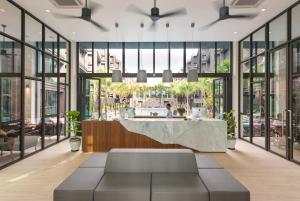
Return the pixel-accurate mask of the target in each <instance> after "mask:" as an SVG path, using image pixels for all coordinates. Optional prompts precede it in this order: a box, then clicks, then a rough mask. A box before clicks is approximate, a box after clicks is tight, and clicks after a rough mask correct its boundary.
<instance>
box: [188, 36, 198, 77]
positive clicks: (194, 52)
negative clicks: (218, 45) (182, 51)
mask: <svg viewBox="0 0 300 201" xmlns="http://www.w3.org/2000/svg"><path fill="white" fill-rule="evenodd" d="M200 61H201V58H200V44H199V43H193V42H188V43H186V69H187V72H188V71H189V70H193V69H198V72H199V73H200Z"/></svg>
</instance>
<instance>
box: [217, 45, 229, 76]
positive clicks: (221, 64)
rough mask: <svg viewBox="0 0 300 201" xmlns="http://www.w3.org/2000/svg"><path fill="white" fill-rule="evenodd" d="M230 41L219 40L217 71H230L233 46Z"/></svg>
mask: <svg viewBox="0 0 300 201" xmlns="http://www.w3.org/2000/svg"><path fill="white" fill-rule="evenodd" d="M230 46H231V45H230V43H228V42H217V50H216V57H217V73H230V66H231V64H230V59H231V58H230V57H231V47H230Z"/></svg>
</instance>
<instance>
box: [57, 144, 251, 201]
mask: <svg viewBox="0 0 300 201" xmlns="http://www.w3.org/2000/svg"><path fill="white" fill-rule="evenodd" d="M82 200H85V201H110V200H114V201H151V200H154V201H161V200H164V201H177V200H178V201H182V200H184V201H199V200H201V201H202V200H203V201H231V200H235V201H250V192H249V191H248V190H247V189H246V188H245V187H244V186H243V185H242V184H241V183H240V182H239V181H237V180H236V179H235V178H234V177H233V176H231V175H230V173H228V172H227V171H226V170H225V169H224V168H223V167H222V166H220V164H218V162H217V161H215V160H214V159H213V158H212V157H211V156H209V155H205V154H203V155H201V154H200V155H198V156H197V157H195V154H194V153H193V152H192V151H191V150H188V149H163V150H162V149H112V150H111V151H110V152H108V154H107V155H106V154H99V153H98V154H97V153H96V154H93V155H92V156H91V157H90V158H89V159H87V160H86V161H85V162H84V163H83V164H81V165H80V166H79V168H78V169H77V170H76V171H75V172H74V173H72V174H71V176H69V177H68V178H67V179H66V180H65V181H63V183H62V184H60V185H59V186H58V187H57V188H56V189H55V190H54V201H82Z"/></svg>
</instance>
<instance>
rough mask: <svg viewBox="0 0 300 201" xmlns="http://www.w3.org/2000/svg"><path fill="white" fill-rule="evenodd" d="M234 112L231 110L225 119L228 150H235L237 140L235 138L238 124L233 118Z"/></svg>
mask: <svg viewBox="0 0 300 201" xmlns="http://www.w3.org/2000/svg"><path fill="white" fill-rule="evenodd" d="M233 112H234V110H230V111H229V112H227V113H225V116H224V119H225V121H226V122H227V148H228V149H232V150H234V149H235V144H236V138H235V128H236V122H235V119H234V116H233Z"/></svg>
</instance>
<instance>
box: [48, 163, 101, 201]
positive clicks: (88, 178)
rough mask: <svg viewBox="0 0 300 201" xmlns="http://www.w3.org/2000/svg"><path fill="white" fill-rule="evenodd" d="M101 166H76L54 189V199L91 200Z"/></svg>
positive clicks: (58, 200) (66, 200)
mask: <svg viewBox="0 0 300 201" xmlns="http://www.w3.org/2000/svg"><path fill="white" fill-rule="evenodd" d="M103 173H104V169H103V168H78V169H77V170H76V171H75V172H74V173H73V174H72V175H71V176H69V177H68V178H67V179H66V180H65V181H64V182H63V183H62V184H60V185H59V186H58V187H57V188H56V189H55V190H54V195H53V197H54V201H93V200H94V190H95V188H96V187H97V185H98V183H99V181H100V180H101V178H102V176H103Z"/></svg>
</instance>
